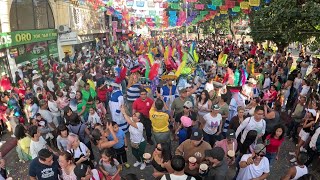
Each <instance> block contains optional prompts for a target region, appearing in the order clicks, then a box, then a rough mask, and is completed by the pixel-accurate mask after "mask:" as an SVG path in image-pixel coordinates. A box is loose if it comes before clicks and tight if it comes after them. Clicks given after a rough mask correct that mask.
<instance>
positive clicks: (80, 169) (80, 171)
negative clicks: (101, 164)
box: [73, 164, 88, 180]
mask: <svg viewBox="0 0 320 180" xmlns="http://www.w3.org/2000/svg"><path fill="white" fill-rule="evenodd" d="M87 170H88V165H85V164H78V165H77V166H76V167H75V168H74V170H73V172H74V174H75V175H76V176H77V180H80V179H81V178H82V177H85V176H86V173H87Z"/></svg>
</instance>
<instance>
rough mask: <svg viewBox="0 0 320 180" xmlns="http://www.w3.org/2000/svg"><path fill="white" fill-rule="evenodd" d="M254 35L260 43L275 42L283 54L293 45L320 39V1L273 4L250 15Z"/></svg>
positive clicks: (288, 0)
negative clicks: (319, 27)
mask: <svg viewBox="0 0 320 180" xmlns="http://www.w3.org/2000/svg"><path fill="white" fill-rule="evenodd" d="M249 18H250V23H249V26H250V28H251V33H250V35H251V36H252V38H253V40H254V41H256V42H263V41H266V40H269V41H272V42H274V43H275V44H276V45H277V47H278V49H279V50H280V51H283V50H284V48H285V47H287V46H288V45H289V44H290V43H292V42H305V41H307V40H308V39H310V38H319V36H320V30H319V29H318V28H317V26H318V25H319V22H320V3H319V1H318V0H307V1H301V0H300V1H297V0H272V1H271V3H270V4H265V3H264V2H262V5H261V9H259V10H257V11H252V12H251V13H250V15H249Z"/></svg>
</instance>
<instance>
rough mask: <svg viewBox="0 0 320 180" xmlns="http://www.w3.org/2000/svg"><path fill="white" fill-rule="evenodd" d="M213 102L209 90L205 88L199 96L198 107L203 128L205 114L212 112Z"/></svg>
mask: <svg viewBox="0 0 320 180" xmlns="http://www.w3.org/2000/svg"><path fill="white" fill-rule="evenodd" d="M211 106H212V102H211V100H210V96H209V93H208V91H207V90H203V91H202V92H201V94H200V96H199V97H198V98H197V107H198V119H199V121H200V123H201V125H200V126H201V128H203V126H204V124H205V121H204V119H203V116H204V115H206V114H207V113H209V112H211V108H210V107H211Z"/></svg>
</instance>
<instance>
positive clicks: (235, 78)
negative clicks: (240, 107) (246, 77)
mask: <svg viewBox="0 0 320 180" xmlns="http://www.w3.org/2000/svg"><path fill="white" fill-rule="evenodd" d="M239 81H240V72H239V70H238V69H236V72H235V73H234V84H233V85H234V86H238V85H239Z"/></svg>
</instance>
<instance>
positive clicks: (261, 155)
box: [257, 154, 265, 158]
mask: <svg viewBox="0 0 320 180" xmlns="http://www.w3.org/2000/svg"><path fill="white" fill-rule="evenodd" d="M257 156H260V157H262V158H263V157H264V156H265V154H259V155H257Z"/></svg>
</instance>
